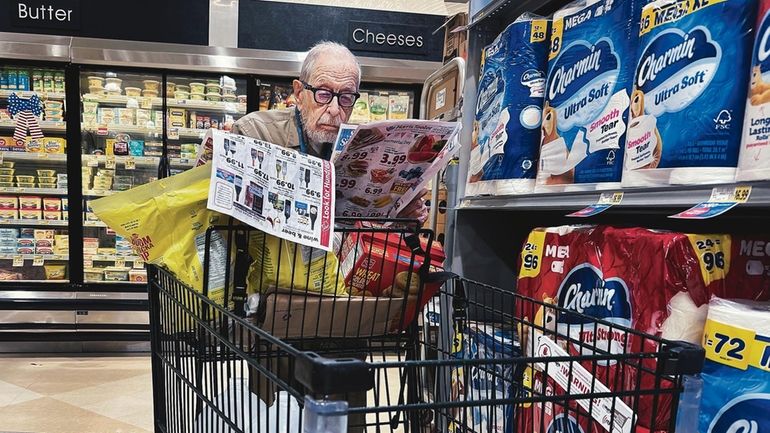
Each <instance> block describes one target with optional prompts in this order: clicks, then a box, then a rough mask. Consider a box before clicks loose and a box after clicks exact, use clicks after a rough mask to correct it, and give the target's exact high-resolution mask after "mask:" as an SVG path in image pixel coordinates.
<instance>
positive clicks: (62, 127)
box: [0, 120, 67, 133]
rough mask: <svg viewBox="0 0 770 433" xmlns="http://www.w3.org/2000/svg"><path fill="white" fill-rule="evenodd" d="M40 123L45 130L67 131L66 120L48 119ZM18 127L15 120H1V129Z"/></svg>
mask: <svg viewBox="0 0 770 433" xmlns="http://www.w3.org/2000/svg"><path fill="white" fill-rule="evenodd" d="M39 123H40V129H41V130H43V132H61V133H64V132H66V131H67V125H66V124H65V123H64V122H49V121H47V120H43V121H41V122H39ZM15 128H16V122H14V121H13V120H2V121H0V129H15Z"/></svg>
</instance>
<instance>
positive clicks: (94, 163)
mask: <svg viewBox="0 0 770 433" xmlns="http://www.w3.org/2000/svg"><path fill="white" fill-rule="evenodd" d="M86 166H87V167H98V166H99V158H98V157H97V156H95V155H94V156H89V157H88V159H87V160H86Z"/></svg>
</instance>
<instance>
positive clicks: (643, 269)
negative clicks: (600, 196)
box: [516, 226, 770, 433]
mask: <svg viewBox="0 0 770 433" xmlns="http://www.w3.org/2000/svg"><path fill="white" fill-rule="evenodd" d="M767 245H768V243H767V242H766V241H765V240H764V239H763V238H761V237H756V238H752V237H746V236H731V235H725V234H706V235H701V234H698V235H696V234H683V233H675V232H665V231H654V230H648V229H643V228H615V227H608V226H562V227H553V228H541V229H535V230H533V231H532V232H531V233H530V235H529V238H528V239H527V241H526V243H525V245H524V247H523V249H522V255H521V260H520V272H519V276H518V282H517V292H518V293H520V294H521V295H524V296H528V297H532V298H534V299H536V300H538V301H544V302H546V303H551V304H555V305H558V306H560V307H562V308H565V309H566V310H570V311H575V312H578V313H583V314H586V315H589V316H593V317H597V318H599V319H602V320H605V321H608V322H611V323H614V324H617V325H622V326H625V327H630V328H633V329H636V330H638V331H641V332H645V333H648V334H652V335H657V336H660V337H662V338H666V339H672V340H684V341H688V342H691V343H694V344H699V342H700V340H701V333H702V330H703V324H704V323H705V320H706V313H707V308H706V307H705V306H706V305H707V303H708V299H709V298H710V296H712V295H717V296H730V297H742V298H751V299H767V297H768V292H770V290H769V289H768V283H769V281H770V278H769V277H768V276H769V275H770V254H765V253H766V252H770V248H765V247H766V246H767ZM766 249H767V251H766ZM529 305H531V303H530V304H529ZM516 314H517V315H519V317H522V318H524V320H525V322H534V323H535V324H537V325H540V326H544V327H546V328H547V329H551V331H552V333H558V334H561V335H569V336H570V337H572V338H574V339H576V340H580V341H582V342H583V343H585V344H594V343H595V344H596V347H597V349H599V350H604V351H608V352H610V353H631V352H632V353H639V352H641V351H645V352H657V351H658V350H659V348H658V347H657V344H656V343H654V342H653V341H650V340H646V341H645V342H644V343H645V345H644V346H642V339H641V338H639V337H635V336H631V335H627V334H625V333H623V332H620V331H618V330H617V329H616V330H610V329H609V327H607V326H605V325H597V324H596V322H593V321H589V322H585V321H582V320H579V319H578V318H577V317H576V316H569V315H566V314H565V315H564V317H561V316H558V315H556V317H553V316H554V314H555V313H554V311H553V310H551V311H550V313H549V311H547V309H545V311H544V309H542V308H540V309H538V311H521V310H519V311H516ZM554 323H555V324H557V325H554ZM521 339H522V348H523V350H524V352H525V355H526V354H527V353H532V350H533V346H532V340H533V335H531V331H527V330H523V331H522V336H521ZM568 349H569V352H570V353H572V354H576V355H577V354H584V355H590V354H592V350H585V349H583V348H581V347H579V346H578V345H576V344H572V345H569V347H568ZM645 362H649V365H646V366H647V367H649V368H652V369H653V370H654V368H655V361H654V360H647V361H645ZM584 366H585V367H586V368H587V369H588V370H589V371H594V372H595V373H594V376H595V377H597V378H602V382H603V383H604V385H606V386H607V387H608V388H610V389H613V390H629V389H637V388H638V386H637V382H636V381H637V380H639V381H640V382H639V383H640V384H641V387H642V389H650V388H653V387H655V382H654V381H655V378H654V376H653V375H650V374H642V376H641V378H639V377H638V375H639V374H640V373H639V372H638V371H637V370H636V369H632V368H628V366H626V367H625V368H622V369H621V368H618V364H617V363H616V362H603V363H601V362H600V363H599V365H591V364H589V363H586V364H585V365H584ZM534 383H535V386H536V390H538V389H539V388H537V386H544V385H545V386H550V387H551V388H553V391H554V392H556V393H563V389H561V388H558V387H557V386H556V385H555V384H553V383H551V381H549V380H546V379H545V378H543V376H542V374H539V373H536V374H535V375H534ZM538 384H540V385H538ZM539 392H543V390H540V391H539ZM546 392H547V391H546ZM668 398H669V396H668V395H667V396H666V397H663V398H661V400H660V401H659V405H660V406H659V408H658V411H657V417H656V419H655V420H654V424H655V425H654V428H656V429H658V428H665V427H666V426H667V423H668V421H669V418H670V399H668ZM638 403H639V405H638V410H637V412H636V414H637V416H638V423H639V425H641V426H644V427H648V428H649V427H653V426H652V425H651V424H652V423H651V420H650V418H651V416H652V413H653V411H652V399H651V398H647V397H642V398H640V399H639V402H638ZM534 407H535V408H534V412H533V413H534V414H537V413H538V411H539V410H540V407H539V405H537V404H535V405H534ZM574 410H578V409H574ZM550 412H551V414H552V418H549V419H548V420H546V421H547V422H546V423H545V424H546V426H547V425H548V424H549V423H556V422H564V420H563V419H562V418H564V416H561V418H560V414H563V412H564V411H563V410H562V409H561V408H559V407H558V406H557V405H554V407H553V410H551V411H550ZM560 419H561V421H559V420H560ZM581 428H583V430H584V431H585V432H586V433H588V432H589V429H588V423H587V420H586V423H585V424H582V423H581ZM597 431H601V430H597Z"/></svg>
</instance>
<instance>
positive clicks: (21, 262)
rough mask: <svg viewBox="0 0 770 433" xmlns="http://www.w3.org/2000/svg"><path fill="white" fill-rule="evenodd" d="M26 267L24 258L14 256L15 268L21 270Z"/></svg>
mask: <svg viewBox="0 0 770 433" xmlns="http://www.w3.org/2000/svg"><path fill="white" fill-rule="evenodd" d="M22 266H24V257H22V256H13V267H15V268H19V267H22Z"/></svg>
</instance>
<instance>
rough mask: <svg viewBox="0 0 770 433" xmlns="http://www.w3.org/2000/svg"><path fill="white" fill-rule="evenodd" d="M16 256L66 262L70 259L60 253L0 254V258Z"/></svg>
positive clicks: (7, 258)
mask: <svg viewBox="0 0 770 433" xmlns="http://www.w3.org/2000/svg"><path fill="white" fill-rule="evenodd" d="M17 257H18V258H21V259H23V260H35V259H40V260H49V261H60V262H62V261H64V262H66V261H68V260H69V259H70V258H69V256H68V255H62V254H0V260H13V259H15V258H17Z"/></svg>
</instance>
